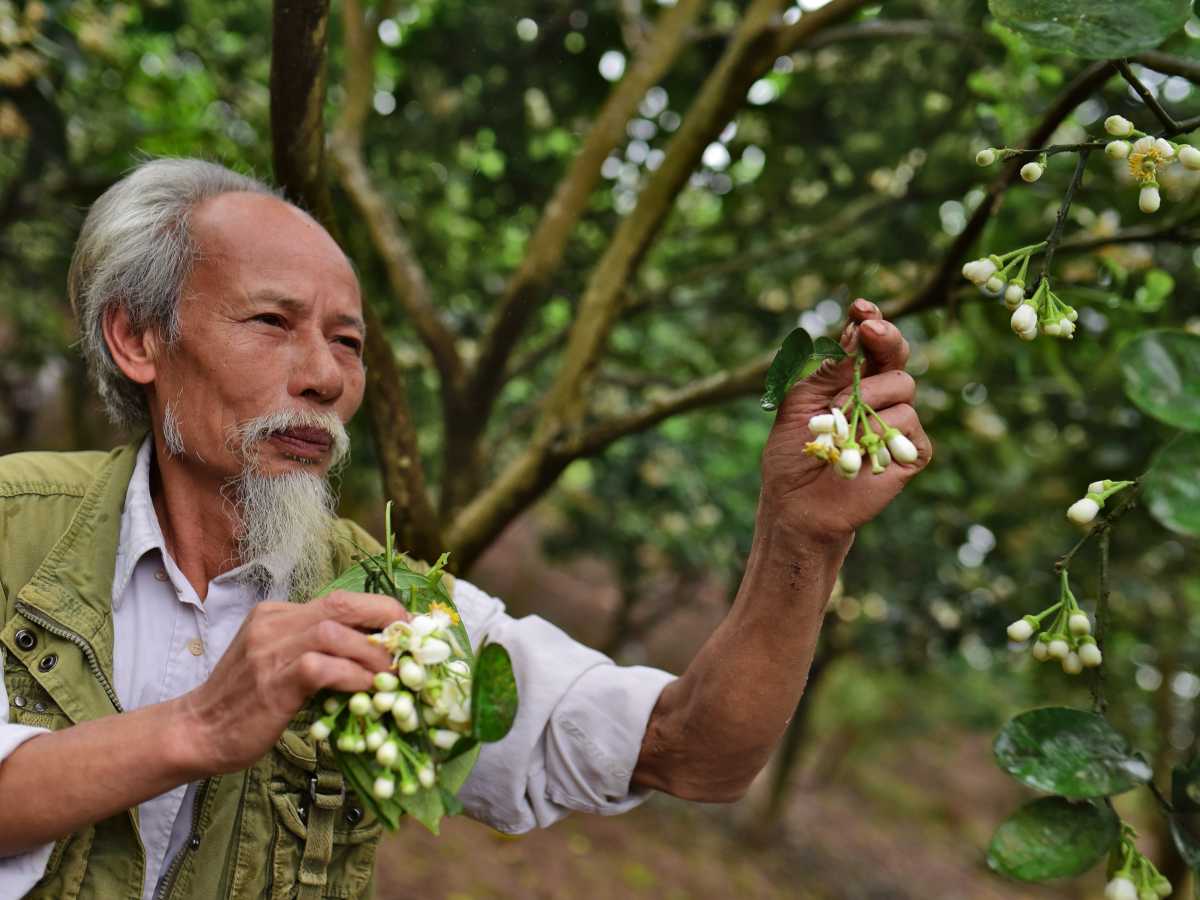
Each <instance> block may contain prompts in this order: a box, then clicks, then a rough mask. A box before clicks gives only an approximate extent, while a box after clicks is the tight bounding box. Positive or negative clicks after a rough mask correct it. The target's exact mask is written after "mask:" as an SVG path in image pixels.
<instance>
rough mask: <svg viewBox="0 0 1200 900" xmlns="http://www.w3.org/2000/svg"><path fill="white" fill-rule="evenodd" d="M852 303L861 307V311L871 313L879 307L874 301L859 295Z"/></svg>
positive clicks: (877, 310)
mask: <svg viewBox="0 0 1200 900" xmlns="http://www.w3.org/2000/svg"><path fill="white" fill-rule="evenodd" d="M854 305H855V306H857V307H858V308H859V309H861V310H862V311H863V312H872V313H873V312H879V307H878V306H876V305H875V304H874V303H872V302H871V301H870V300H868V299H866V298H865V297H859V298H858V299H857V300H855V301H854Z"/></svg>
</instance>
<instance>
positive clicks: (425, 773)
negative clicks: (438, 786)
mask: <svg viewBox="0 0 1200 900" xmlns="http://www.w3.org/2000/svg"><path fill="white" fill-rule="evenodd" d="M417 781H419V782H420V783H421V787H423V788H425V790H429V789H430V788H431V787H433V785H434V783H435V782H436V781H437V774H436V773H435V772H434V771H433V766H421V768H419V769H417Z"/></svg>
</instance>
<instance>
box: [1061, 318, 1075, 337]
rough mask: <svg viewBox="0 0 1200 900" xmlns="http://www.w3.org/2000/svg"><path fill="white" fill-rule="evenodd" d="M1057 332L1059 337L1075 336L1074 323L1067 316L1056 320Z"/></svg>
mask: <svg viewBox="0 0 1200 900" xmlns="http://www.w3.org/2000/svg"><path fill="white" fill-rule="evenodd" d="M1058 333H1059V335H1060V336H1061V337H1065V338H1069V337H1074V336H1075V323H1074V322H1072V321H1071V320H1070V319H1068V318H1065V317H1064V318H1062V319H1059V320H1058Z"/></svg>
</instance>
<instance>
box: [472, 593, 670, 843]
mask: <svg viewBox="0 0 1200 900" xmlns="http://www.w3.org/2000/svg"><path fill="white" fill-rule="evenodd" d="M454 603H455V605H456V606H457V607H458V610H459V612H460V614H461V615H462V620H463V625H464V626H465V627H466V629H467V634H468V635H469V636H470V638H471V644H472V646H474V647H475V648H476V650H478V648H479V646H480V645H481V644H482V643H483V642H484V640H485V639H486V640H487V641H489V642H494V643H498V644H502V645H503V646H504V648H505V649H506V650H507V651H508V652H509V655H510V656H511V657H512V661H513V673H514V675H515V676H516V680H517V697H518V708H517V718H516V721H515V722H514V723H513V727H512V730H511V731H509V733H508V735H507V736H506V737H505V738H504V740H502V741H497V742H496V743H494V744H484V745H483V747H482V749H481V751H480V754H479V761H478V762H477V763H476V765H475V768H474V769H473V770H472V772H471V775H470V777H469V778H468V779H467V782H466V784H464V785H463V787H462V790H461V791H460V792H459V795H458V796H459V799H460V800H461V801H462V802H463V805H464V806H465V807H466V811H467V814H468V815H470V816H471V817H472V818H475V819H478V820H479V821H481V822H483V823H485V824H487V825H490V826H491V827H492V828H495V829H496V830H498V831H503V832H507V833H517V832H522V831H528V830H530V829H532V828H545V827H547V826H549V825H551V824H553V823H554V822H556V821H558V820H559V819H561V818H563V817H564V816H566V815H567V814H568V813H570V812H572V811H575V812H588V813H597V814H599V815H615V814H617V813H622V812H626V811H628V810H630V809H633V808H634V807H635V806H637V805H639V804H640V803H642V802H643V801H645V800H646V798H647V797H648V796H649V795H650V790H649V789H648V788H631V787H630V784H629V782H630V779H631V778H632V777H633V769H634V766H635V765H636V764H637V758H638V754H639V752H640V750H641V746H642V738H643V736H644V735H645V733H646V724H647V722H649V720H650V713H651V712H652V711H653V709H654V705H655V704H656V703H657V702H658V697H659V694H660V693H662V689H663V688H664V687H665V686H666V685H667V684H668V683H669V682H671V681H672V680H674V678H675V676H673V675H671V674H670V673H668V672H663V671H661V670H659V669H653V668H649V667H647V666H618V665H616V664H615V663H613V661H612V660H611V659H609V658H608V657H607V656H605V655H604V654H603V653H599V652H598V651H596V650H592V649H591V648H589V647H585V646H584V645H583V644H580V643H579V642H578V641H575V640H573V639H572V638H571V637H569V636H568V635H567V634H566V633H565V632H564V631H562V630H561V629H559V628H556V627H555V626H553V625H551V624H550V623H549V622H547V621H546V620H544V619H542V618H540V617H538V616H526V617H524V618H521V619H515V618H513V617H512V616H509V615H508V614H507V613H506V612H505V610H504V604H503V603H502V602H501V601H500V600H498V599H496V598H495V597H492V596H490V595H488V594H487V593H485V592H484V591H482V590H480V589H479V588H477V587H475V586H474V585H473V584H470V583H469V582H466V581H463V580H462V579H461V578H459V579H456V581H455V588H454Z"/></svg>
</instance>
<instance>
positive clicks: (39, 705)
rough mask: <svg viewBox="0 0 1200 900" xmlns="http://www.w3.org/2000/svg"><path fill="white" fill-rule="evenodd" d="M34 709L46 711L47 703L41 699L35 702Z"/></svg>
mask: <svg viewBox="0 0 1200 900" xmlns="http://www.w3.org/2000/svg"><path fill="white" fill-rule="evenodd" d="M33 711H34V712H39V713H44V712H45V711H46V704H45V703H42V701H40V700H39V701H38V702H37V703H35V704H33Z"/></svg>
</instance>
